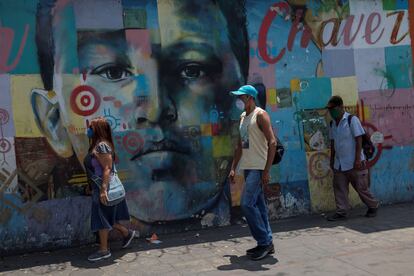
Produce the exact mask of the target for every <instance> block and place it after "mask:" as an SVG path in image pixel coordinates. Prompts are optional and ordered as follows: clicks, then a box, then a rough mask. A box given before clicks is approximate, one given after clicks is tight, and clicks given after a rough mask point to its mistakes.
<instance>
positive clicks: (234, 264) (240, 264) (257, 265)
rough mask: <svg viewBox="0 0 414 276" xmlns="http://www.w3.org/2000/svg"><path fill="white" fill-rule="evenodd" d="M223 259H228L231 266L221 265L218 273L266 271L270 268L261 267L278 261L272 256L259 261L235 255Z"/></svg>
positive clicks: (225, 256)
mask: <svg viewBox="0 0 414 276" xmlns="http://www.w3.org/2000/svg"><path fill="white" fill-rule="evenodd" d="M223 257H224V258H230V262H231V264H228V265H221V266H219V267H217V269H218V270H220V271H229V270H236V269H243V270H247V271H266V270H270V268H267V267H264V266H263V265H274V264H276V263H277V262H278V260H277V259H276V258H275V257H273V256H267V257H266V258H264V259H263V260H260V261H252V260H250V259H249V258H248V257H247V256H245V255H244V256H240V257H239V256H236V255H224V256H223Z"/></svg>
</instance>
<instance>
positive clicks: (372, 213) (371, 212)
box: [365, 208, 378, 218]
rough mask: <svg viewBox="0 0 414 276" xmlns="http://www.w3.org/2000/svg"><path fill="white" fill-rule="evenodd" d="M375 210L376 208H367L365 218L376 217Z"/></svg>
mask: <svg viewBox="0 0 414 276" xmlns="http://www.w3.org/2000/svg"><path fill="white" fill-rule="evenodd" d="M377 211H378V208H368V211H367V213H366V214H365V216H366V217H367V218H373V217H376V216H377Z"/></svg>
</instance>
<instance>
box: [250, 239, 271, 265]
mask: <svg viewBox="0 0 414 276" xmlns="http://www.w3.org/2000/svg"><path fill="white" fill-rule="evenodd" d="M273 253H275V247H274V246H273V243H271V244H269V245H260V246H258V248H257V249H256V250H255V251H254V252H253V254H252V255H250V258H251V259H252V260H254V261H258V260H261V259H263V258H265V257H266V256H267V255H269V254H273Z"/></svg>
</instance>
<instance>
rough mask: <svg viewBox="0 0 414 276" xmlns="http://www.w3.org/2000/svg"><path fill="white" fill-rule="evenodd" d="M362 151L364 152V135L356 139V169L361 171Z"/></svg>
mask: <svg viewBox="0 0 414 276" xmlns="http://www.w3.org/2000/svg"><path fill="white" fill-rule="evenodd" d="M361 151H362V135H361V136H358V137H355V164H354V167H355V169H360V168H361V167H362V165H361Z"/></svg>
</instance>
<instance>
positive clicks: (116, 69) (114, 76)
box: [92, 64, 132, 82]
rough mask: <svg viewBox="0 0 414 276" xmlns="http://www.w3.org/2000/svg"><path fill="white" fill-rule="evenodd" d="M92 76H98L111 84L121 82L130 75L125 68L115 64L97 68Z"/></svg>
mask: <svg viewBox="0 0 414 276" xmlns="http://www.w3.org/2000/svg"><path fill="white" fill-rule="evenodd" d="M92 74H96V75H99V76H101V77H102V78H105V79H107V80H109V81H112V82H117V81H121V80H124V79H127V78H128V77H130V76H132V73H131V72H130V71H129V70H127V68H126V67H125V66H121V65H115V64H112V65H103V66H101V67H98V68H96V69H95V70H94V71H93V72H92Z"/></svg>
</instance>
